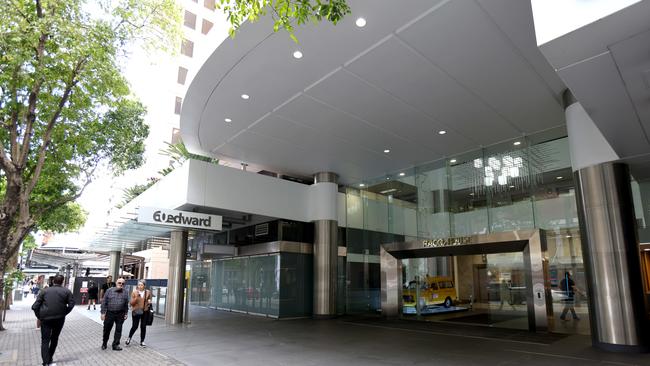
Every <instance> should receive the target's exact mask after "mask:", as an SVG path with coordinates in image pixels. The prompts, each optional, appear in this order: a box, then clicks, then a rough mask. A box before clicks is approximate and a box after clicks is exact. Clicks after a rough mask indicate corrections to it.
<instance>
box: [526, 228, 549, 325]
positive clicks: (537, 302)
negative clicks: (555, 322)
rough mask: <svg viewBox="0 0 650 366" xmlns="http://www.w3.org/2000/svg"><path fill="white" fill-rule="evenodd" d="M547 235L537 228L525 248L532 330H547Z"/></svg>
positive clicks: (529, 314) (529, 320)
mask: <svg viewBox="0 0 650 366" xmlns="http://www.w3.org/2000/svg"><path fill="white" fill-rule="evenodd" d="M545 250H546V239H545V236H544V235H543V234H542V232H540V230H537V231H536V232H535V234H533V235H532V236H531V237H530V239H528V245H526V248H525V249H524V265H525V267H526V270H527V272H528V273H530V275H529V276H527V277H526V287H527V288H528V289H529V290H528V291H527V292H526V305H527V307H528V329H529V330H530V331H538V332H539V331H547V330H548V315H547V307H546V306H547V302H546V294H547V291H546V287H545V283H546V281H545V276H544V255H543V252H544V251H545Z"/></svg>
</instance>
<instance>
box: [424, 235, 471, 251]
mask: <svg viewBox="0 0 650 366" xmlns="http://www.w3.org/2000/svg"><path fill="white" fill-rule="evenodd" d="M471 242H472V237H471V236H461V237H458V238H440V239H428V240H422V246H423V247H425V248H439V247H452V246H456V245H465V244H469V243H471Z"/></svg>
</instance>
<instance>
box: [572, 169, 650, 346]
mask: <svg viewBox="0 0 650 366" xmlns="http://www.w3.org/2000/svg"><path fill="white" fill-rule="evenodd" d="M575 180H576V186H577V187H576V188H577V195H576V197H577V200H578V214H579V216H580V231H581V236H582V248H583V253H584V257H585V269H586V272H587V280H588V281H589V316H590V320H591V336H592V342H593V344H594V346H596V347H599V348H603V349H606V350H611V351H648V349H649V348H648V346H649V342H648V341H649V337H648V322H647V320H646V318H645V305H644V299H643V285H642V279H641V263H640V258H639V246H638V242H637V237H636V236H637V231H636V226H635V216H634V207H633V204H632V189H631V185H630V173H629V171H628V168H627V166H626V165H625V164H621V163H605V164H600V165H596V166H591V167H587V168H583V169H580V170H579V171H577V172H576V173H575Z"/></svg>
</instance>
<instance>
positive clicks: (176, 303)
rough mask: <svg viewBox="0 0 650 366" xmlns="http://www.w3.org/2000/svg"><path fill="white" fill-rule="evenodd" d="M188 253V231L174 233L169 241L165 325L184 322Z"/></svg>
mask: <svg viewBox="0 0 650 366" xmlns="http://www.w3.org/2000/svg"><path fill="white" fill-rule="evenodd" d="M186 252H187V231H180V230H179V231H172V232H171V238H170V240H169V279H168V280H167V299H166V300H165V301H166V308H165V323H167V324H180V323H182V322H183V294H184V290H185V255H186Z"/></svg>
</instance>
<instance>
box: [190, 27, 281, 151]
mask: <svg viewBox="0 0 650 366" xmlns="http://www.w3.org/2000/svg"><path fill="white" fill-rule="evenodd" d="M274 34H275V32H272V33H269V34H268V35H267V36H266V37H264V38H263V39H262V40H261V41H259V42H257V43H256V44H255V47H252V48H250V49H249V50H248V51H246V52H245V53H244V54H243V55H242V56H241V57H240V58H239V59H238V60H237V62H235V63H234V64H233V65H232V66H231V67H230V68H229V69H228V71H226V72H225V73H224V74H223V75H221V78H220V79H219V81H218V82H217V83H216V84H215V85H214V87H213V88H212V91H211V92H210V94H209V95H208V97H207V98H206V99H205V102H204V103H203V107H202V108H201V114H200V116H199V128H198V131H197V132H198V140H199V146H201V147H202V148H203V150H204V151H205V150H206V149H205V147H203V142H202V141H201V136H202V133H201V127H202V126H203V123H201V121H203V115H204V114H205V110H206V109H207V106H208V103H209V102H210V100H212V95H214V92H215V91H216V90H217V88H218V87H219V85H221V82H222V81H223V80H224V79H225V78H226V77H227V76H228V75H230V73H232V71H233V70H234V69H235V68H236V67H237V66H238V65H239V64H240V63H241V61H242V60H243V59H245V58H246V56H248V55H249V54H250V53H251V52H253V51H254V50H256V49H257V48H258V47H259V46H260V45H261V44H262V43H264V42H265V41H266V40H267V39H269V38H270V37H272V36H273V35H274Z"/></svg>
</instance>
